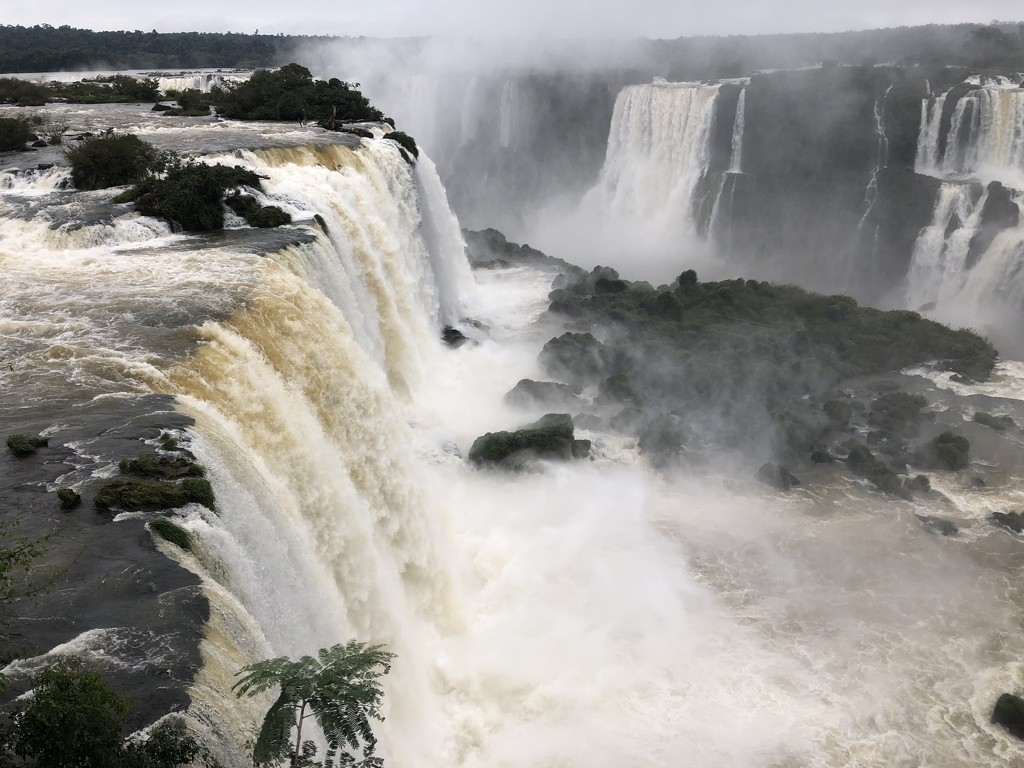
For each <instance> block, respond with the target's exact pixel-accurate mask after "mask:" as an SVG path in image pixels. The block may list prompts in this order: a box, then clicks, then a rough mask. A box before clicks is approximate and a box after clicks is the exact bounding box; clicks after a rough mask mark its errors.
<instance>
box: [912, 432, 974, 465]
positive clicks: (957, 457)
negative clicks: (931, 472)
mask: <svg viewBox="0 0 1024 768" xmlns="http://www.w3.org/2000/svg"><path fill="white" fill-rule="evenodd" d="M918 458H919V460H921V461H923V463H924V464H925V465H926V466H930V467H939V468H941V469H951V470H954V471H955V470H958V469H964V468H965V467H966V466H967V465H968V464H970V463H971V443H970V441H968V440H967V438H966V437H961V436H960V435H958V434H956V433H954V432H943V433H942V434H941V435H939V436H938V437H936V438H935V439H934V440H932V441H931V442H930V443H928V445H927V446H925V448H924V449H923V451H921V453H920V454H919V457H918Z"/></svg>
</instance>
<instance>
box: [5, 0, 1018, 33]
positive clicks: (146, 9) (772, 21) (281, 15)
mask: <svg viewBox="0 0 1024 768" xmlns="http://www.w3.org/2000/svg"><path fill="white" fill-rule="evenodd" d="M993 19H1000V20H1024V2H1021V0H973V1H972V2H967V1H966V0H928V2H922V1H921V0H917V1H916V2H902V1H901V0H840V1H839V2H835V1H830V0H770V1H769V2H764V1H758V0H629V1H628V2H626V1H624V0H619V2H609V1H603V0H330V1H329V2H327V1H325V0H307V2H304V3H286V2H282V1H281V0H245V2H240V1H239V0H221V1H220V2H209V0H202V1H200V0H177V1H176V2H173V3H160V2H157V3H145V4H144V3H139V2H133V3H128V2H124V1H123V0H48V2H45V3H40V2H38V0H3V11H2V13H0V23H4V24H25V25H32V24H52V25H54V26H59V25H61V24H70V25H72V26H75V27H85V28H88V29H129V30H131V29H142V30H146V31H149V30H151V29H156V30H157V31H158V32H176V31H203V32H227V31H231V32H254V31H256V30H257V29H259V31H260V32H261V33H264V34H266V33H270V34H276V33H278V32H284V33H286V34H292V33H309V34H331V35H370V36H404V35H438V34H454V35H467V34H469V35H472V34H497V35H503V36H508V35H513V36H521V35H528V36H537V35H543V36H554V37H609V36H612V37H626V36H629V37H633V36H645V37H681V36H686V35H701V34H730V33H735V34H756V33H759V32H814V31H839V30H846V29H870V28H875V27H893V26H901V25H916V24H932V23H936V24H952V23H958V22H980V23H988V22H989V21H992V20H993Z"/></svg>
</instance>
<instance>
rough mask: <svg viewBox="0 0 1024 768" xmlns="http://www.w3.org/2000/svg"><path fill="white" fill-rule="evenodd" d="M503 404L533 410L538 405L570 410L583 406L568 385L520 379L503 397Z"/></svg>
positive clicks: (581, 401)
mask: <svg viewBox="0 0 1024 768" xmlns="http://www.w3.org/2000/svg"><path fill="white" fill-rule="evenodd" d="M505 402H506V403H508V404H509V405H513V406H516V407H517V408H535V407H536V406H538V405H540V406H546V407H549V408H559V409H570V408H579V407H580V406H581V405H582V404H583V400H581V399H580V398H579V396H578V395H576V393H574V392H573V391H572V390H571V389H570V388H569V386H568V385H566V384H559V383H558V382H555V381H534V380H533V379H520V380H519V383H518V384H516V385H515V386H514V387H512V389H510V390H509V391H508V393H507V394H506V395H505Z"/></svg>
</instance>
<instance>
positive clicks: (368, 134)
mask: <svg viewBox="0 0 1024 768" xmlns="http://www.w3.org/2000/svg"><path fill="white" fill-rule="evenodd" d="M340 132H341V133H351V134H354V135H356V136H358V137H359V138H361V139H372V138H373V131H368V130H366V129H365V128H356V127H355V126H351V125H350V126H346V127H344V128H342V129H341V130H340Z"/></svg>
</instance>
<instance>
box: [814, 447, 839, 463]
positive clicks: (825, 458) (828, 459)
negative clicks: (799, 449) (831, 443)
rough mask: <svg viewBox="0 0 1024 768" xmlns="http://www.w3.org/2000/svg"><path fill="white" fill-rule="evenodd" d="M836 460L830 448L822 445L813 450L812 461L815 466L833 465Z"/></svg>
mask: <svg viewBox="0 0 1024 768" xmlns="http://www.w3.org/2000/svg"><path fill="white" fill-rule="evenodd" d="M835 460H836V457H835V456H833V455H832V454H831V453H830V452H829V450H828V448H826V447H824V446H822V445H817V446H815V447H814V448H812V449H811V461H812V462H814V463H815V464H831V463H832V462H833V461H835Z"/></svg>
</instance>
